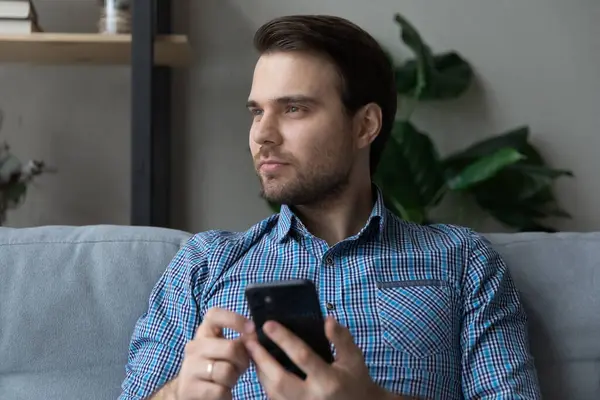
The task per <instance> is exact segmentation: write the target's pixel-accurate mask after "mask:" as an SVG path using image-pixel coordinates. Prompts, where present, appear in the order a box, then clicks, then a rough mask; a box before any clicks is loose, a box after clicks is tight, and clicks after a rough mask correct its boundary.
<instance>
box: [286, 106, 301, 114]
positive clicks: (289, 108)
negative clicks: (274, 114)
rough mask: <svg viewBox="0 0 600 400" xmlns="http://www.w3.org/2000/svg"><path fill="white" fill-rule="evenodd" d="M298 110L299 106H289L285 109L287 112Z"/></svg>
mask: <svg viewBox="0 0 600 400" xmlns="http://www.w3.org/2000/svg"><path fill="white" fill-rule="evenodd" d="M298 111H300V108H299V107H296V106H289V107H288V109H287V112H289V113H295V112H298Z"/></svg>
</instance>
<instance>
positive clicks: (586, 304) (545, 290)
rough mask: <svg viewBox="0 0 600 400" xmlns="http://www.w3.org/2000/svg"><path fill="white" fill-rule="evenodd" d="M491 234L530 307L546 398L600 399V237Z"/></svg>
mask: <svg viewBox="0 0 600 400" xmlns="http://www.w3.org/2000/svg"><path fill="white" fill-rule="evenodd" d="M486 236H487V237H488V238H489V239H490V241H491V242H492V244H493V246H494V248H495V249H497V250H498V252H499V253H500V254H501V255H502V256H503V257H504V259H505V261H506V262H507V265H508V267H509V269H510V271H511V275H512V276H513V278H514V280H515V283H516V285H517V288H518V289H519V291H520V293H521V300H522V301H523V304H524V305H525V307H526V309H527V314H528V318H529V331H530V338H529V340H530V343H531V349H532V353H533V355H534V357H535V360H536V361H535V363H536V366H537V369H538V375H539V378H540V385H541V387H542V394H543V396H544V399H551V400H554V399H556V400H558V399H569V400H592V399H598V398H600V233H562V232H561V233H552V234H548V233H518V234H493V235H486Z"/></svg>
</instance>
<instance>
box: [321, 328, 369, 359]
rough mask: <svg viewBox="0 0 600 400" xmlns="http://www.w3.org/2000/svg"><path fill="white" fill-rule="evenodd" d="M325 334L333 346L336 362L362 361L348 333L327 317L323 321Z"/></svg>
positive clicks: (360, 353)
mask: <svg viewBox="0 0 600 400" xmlns="http://www.w3.org/2000/svg"><path fill="white" fill-rule="evenodd" d="M325 334H326V335H327V339H329V340H330V341H331V343H333V345H334V346H335V351H336V361H342V362H352V361H362V352H361V351H360V349H359V348H358V346H357V345H356V344H355V343H354V338H352V334H351V333H350V331H349V330H348V329H347V328H346V327H343V326H341V325H340V324H339V323H338V322H337V321H336V320H335V319H334V318H332V317H328V318H327V320H326V321H325Z"/></svg>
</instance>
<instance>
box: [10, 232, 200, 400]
mask: <svg viewBox="0 0 600 400" xmlns="http://www.w3.org/2000/svg"><path fill="white" fill-rule="evenodd" d="M188 237H189V234H187V233H184V232H179V231H174V230H168V229H158V228H141V227H139V228H138V227H119V226H90V227H75V228H72V227H40V228H28V229H9V228H0V399H6V400H17V399H19V400H21V399H22V400H33V399H47V400H59V399H60V400H75V399H86V400H100V399H102V400H107V399H116V398H117V397H118V396H119V394H120V385H121V382H122V381H123V378H124V376H125V369H124V367H125V364H126V362H127V352H128V345H129V340H130V337H131V333H132V331H133V326H134V324H135V322H136V320H137V318H139V317H140V316H141V315H142V313H143V312H144V311H145V310H146V308H147V301H148V298H149V296H150V291H151V289H152V287H153V286H154V284H155V283H156V281H158V279H159V277H160V274H162V272H163V271H164V270H165V267H166V266H167V264H168V263H169V261H170V260H171V259H172V257H173V256H174V255H175V253H176V252H177V250H178V249H179V247H180V246H181V245H182V244H183V243H184V242H185V241H186V240H187V238H188Z"/></svg>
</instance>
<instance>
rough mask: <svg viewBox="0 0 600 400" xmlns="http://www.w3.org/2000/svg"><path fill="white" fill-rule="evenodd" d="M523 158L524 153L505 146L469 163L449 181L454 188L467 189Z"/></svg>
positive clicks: (451, 187) (450, 186)
mask: <svg viewBox="0 0 600 400" xmlns="http://www.w3.org/2000/svg"><path fill="white" fill-rule="evenodd" d="M522 159H523V155H522V154H521V153H519V152H518V151H516V150H515V149H511V148H504V149H500V150H498V151H496V152H495V153H492V154H490V155H487V156H483V157H481V158H479V159H478V160H476V161H475V162H473V163H472V164H470V165H468V166H467V167H466V168H464V169H463V170H462V171H460V172H459V173H458V174H456V175H454V176H452V177H450V178H449V179H448V181H447V184H448V187H449V188H450V189H452V190H465V189H468V188H470V187H471V186H473V185H476V184H478V183H480V182H483V181H486V180H488V179H490V178H492V177H493V176H494V175H496V174H497V173H498V172H499V171H501V170H502V169H504V168H506V167H507V166H509V165H511V164H514V163H516V162H518V161H520V160H522Z"/></svg>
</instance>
